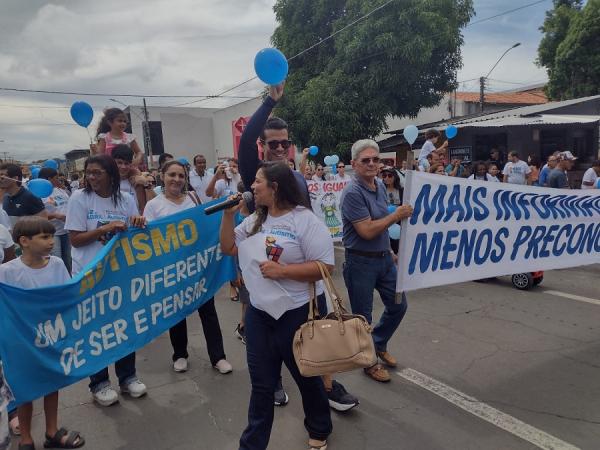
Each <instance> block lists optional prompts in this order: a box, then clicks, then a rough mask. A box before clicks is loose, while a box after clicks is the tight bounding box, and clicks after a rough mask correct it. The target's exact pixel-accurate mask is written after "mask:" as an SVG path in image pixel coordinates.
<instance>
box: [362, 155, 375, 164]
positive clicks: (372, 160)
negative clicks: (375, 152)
mask: <svg viewBox="0 0 600 450" xmlns="http://www.w3.org/2000/svg"><path fill="white" fill-rule="evenodd" d="M372 162H373V163H375V164H377V163H378V162H379V156H373V157H372V158H361V159H360V163H361V164H365V165H367V164H370V163H372Z"/></svg>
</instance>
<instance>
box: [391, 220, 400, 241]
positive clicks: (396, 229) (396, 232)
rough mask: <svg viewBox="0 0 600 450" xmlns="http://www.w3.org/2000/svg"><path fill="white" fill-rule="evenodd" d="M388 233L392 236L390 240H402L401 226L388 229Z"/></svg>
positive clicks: (396, 225)
mask: <svg viewBox="0 0 600 450" xmlns="http://www.w3.org/2000/svg"><path fill="white" fill-rule="evenodd" d="M388 233H389V234H390V239H400V225H398V224H397V223H395V224H394V225H392V226H391V227H389V228H388Z"/></svg>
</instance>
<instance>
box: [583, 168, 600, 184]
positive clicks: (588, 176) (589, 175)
mask: <svg viewBox="0 0 600 450" xmlns="http://www.w3.org/2000/svg"><path fill="white" fill-rule="evenodd" d="M597 179H598V175H596V171H595V170H594V168H593V167H590V168H589V169H588V170H586V171H585V173H584V174H583V179H582V180H581V181H582V183H581V189H594V188H595V186H596V180H597ZM584 181H587V182H588V183H589V182H591V183H592V185H591V186H586V185H585V184H583V182H584Z"/></svg>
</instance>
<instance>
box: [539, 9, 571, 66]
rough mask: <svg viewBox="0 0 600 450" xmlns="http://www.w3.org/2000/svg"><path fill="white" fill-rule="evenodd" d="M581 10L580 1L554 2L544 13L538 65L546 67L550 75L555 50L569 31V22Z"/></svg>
mask: <svg viewBox="0 0 600 450" xmlns="http://www.w3.org/2000/svg"><path fill="white" fill-rule="evenodd" d="M580 10H581V0H554V9H552V10H550V11H547V12H546V19H545V20H544V24H543V25H542V26H541V27H540V31H541V32H542V33H544V37H543V38H542V40H541V41H540V45H539V47H538V60H537V63H538V65H540V66H542V67H546V68H547V69H548V71H549V73H550V71H551V70H552V68H553V67H554V59H555V57H556V50H557V49H558V46H559V45H560V43H561V42H562V41H564V39H565V37H567V32H568V30H569V25H570V24H571V20H572V19H573V17H575V16H576V15H577V14H578V13H579V11H580Z"/></svg>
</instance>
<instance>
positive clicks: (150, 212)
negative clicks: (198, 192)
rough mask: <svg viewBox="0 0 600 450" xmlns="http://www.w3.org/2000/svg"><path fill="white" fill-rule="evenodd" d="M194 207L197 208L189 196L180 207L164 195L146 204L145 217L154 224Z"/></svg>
mask: <svg viewBox="0 0 600 450" xmlns="http://www.w3.org/2000/svg"><path fill="white" fill-rule="evenodd" d="M194 206H196V204H195V203H194V201H193V200H192V199H191V198H190V196H189V195H186V196H185V199H184V200H183V203H181V204H180V205H178V204H177V203H173V202H172V201H171V200H169V199H168V198H167V197H165V195H164V194H159V195H158V196H156V197H154V198H153V199H152V200H150V201H149V202H148V203H146V207H145V208H144V217H145V218H146V219H148V222H152V221H153V220H156V219H160V218H161V217H165V216H170V215H171V214H175V213H178V212H180V211H183V210H186V209H189V208H193V207H194Z"/></svg>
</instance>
